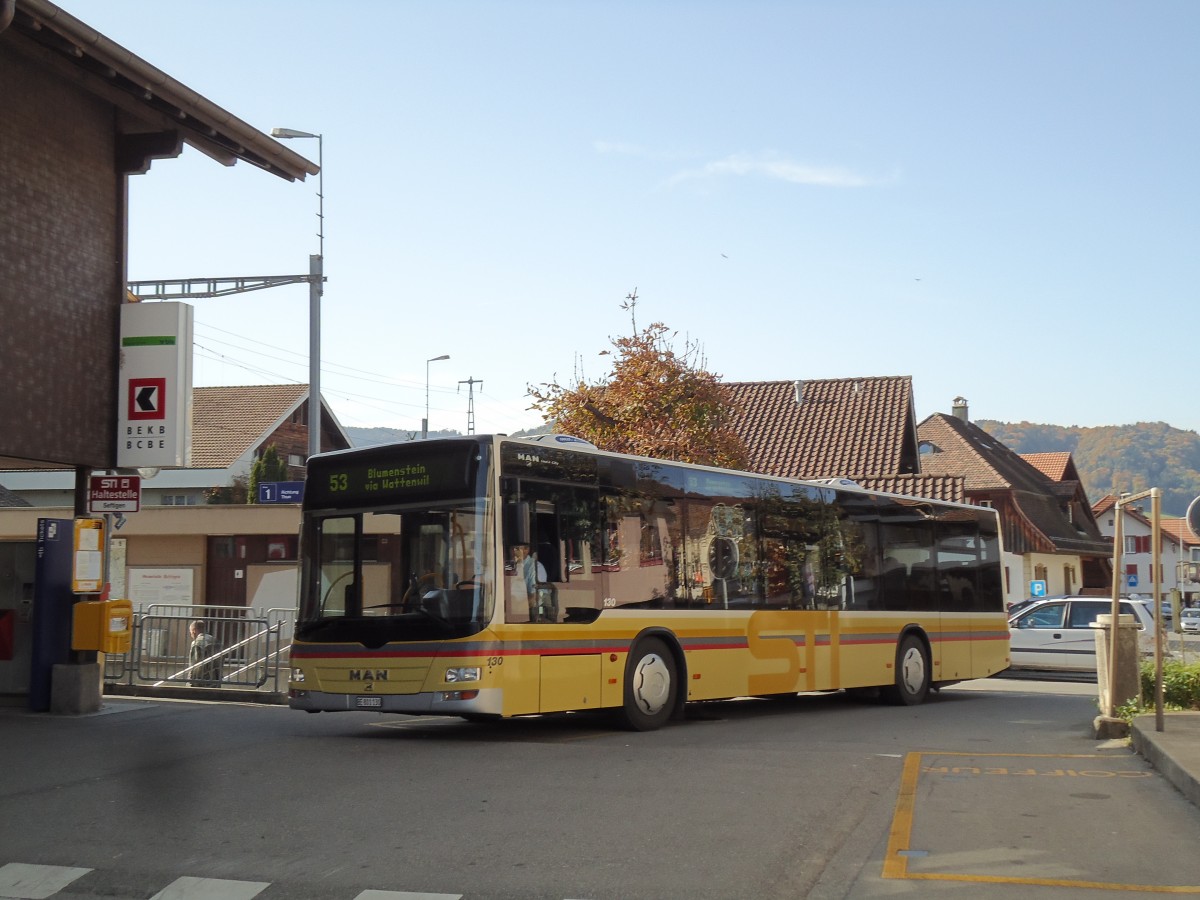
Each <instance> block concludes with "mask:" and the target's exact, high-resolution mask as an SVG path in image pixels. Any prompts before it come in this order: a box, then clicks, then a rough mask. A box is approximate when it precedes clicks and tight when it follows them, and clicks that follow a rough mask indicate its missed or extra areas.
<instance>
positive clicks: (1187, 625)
mask: <svg viewBox="0 0 1200 900" xmlns="http://www.w3.org/2000/svg"><path fill="white" fill-rule="evenodd" d="M1179 630H1180V631H1200V606H1189V607H1187V608H1186V609H1183V610H1181V611H1180V613H1179Z"/></svg>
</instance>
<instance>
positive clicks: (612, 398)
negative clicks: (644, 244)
mask: <svg viewBox="0 0 1200 900" xmlns="http://www.w3.org/2000/svg"><path fill="white" fill-rule="evenodd" d="M636 302H637V292H636V291H635V292H634V293H633V294H631V295H630V297H629V302H628V303H627V304H625V306H624V308H625V309H628V310H630V313H631V316H630V317H631V319H632V321H633V329H634V333H633V334H632V335H631V336H628V337H619V338H613V339H612V345H613V348H614V350H613V351H612V352H613V367H612V372H611V373H610V374H609V375H608V376H607V377H606V378H602V379H601V380H599V381H596V382H588V381H586V380H584V379H583V378H582V377H577V378H576V380H575V384H574V385H570V386H568V385H561V384H559V383H557V382H552V383H549V384H542V385H541V386H540V387H534V386H532V385H531V386H530V387H529V394H530V396H531V397H532V398H533V401H534V402H533V408H534V409H536V410H538V411H539V412H541V413H542V415H543V416H544V417H545V418H546V420H547V421H549V422H553V423H554V430H555V431H556V432H558V433H560V434H573V435H575V436H576V437H581V438H584V439H585V440H589V441H591V442H592V443H593V444H595V445H596V446H597V447H599V448H601V449H602V450H609V451H612V452H616V453H632V454H636V455H639V456H653V457H657V458H659V459H671V460H678V461H680V462H690V463H698V464H701V465H712V466H723V467H727V468H735V469H742V468H745V467H746V461H747V458H748V454H747V452H746V447H745V445H744V444H743V443H742V441H741V438H740V437H738V435H737V432H736V431H734V428H733V423H734V419H735V414H736V410H735V409H734V407H733V406H732V404H731V403H730V401H729V399H728V395H727V394H726V392H725V389H724V387H723V386H722V385H721V381H720V377H719V376H718V375H715V374H713V373H712V372H709V371H707V370H706V369H705V368H704V363H703V359H702V355H701V352H700V349H699V346H698V345H697V344H695V343H692V342H691V341H685V343H684V346H683V349H682V350H680V351H676V349H675V348H674V346H672V340H673V339H674V338H675V337H676V335H677V332H670V331H669V329H668V328H667V326H666V325H664V324H662V323H661V322H655V323H654V324H652V325H649V326H648V327H646V328H645V329H644V330H642V331H638V330H637V320H636V318H634V317H633V315H632V313H633V309H634V306H635V305H636Z"/></svg>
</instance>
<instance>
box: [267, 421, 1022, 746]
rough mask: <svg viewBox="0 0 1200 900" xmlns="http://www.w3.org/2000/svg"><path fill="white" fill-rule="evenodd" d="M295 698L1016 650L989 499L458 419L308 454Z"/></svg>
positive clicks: (351, 701)
mask: <svg viewBox="0 0 1200 900" xmlns="http://www.w3.org/2000/svg"><path fill="white" fill-rule="evenodd" d="M301 546H302V551H301V586H300V601H299V610H298V617H297V620H296V628H295V635H294V640H293V643H292V649H291V664H292V675H291V680H290V682H289V691H288V696H289V701H288V702H289V705H290V706H292V707H293V708H295V709H302V710H306V711H308V712H320V711H333V710H371V711H375V712H384V713H405V714H409V715H445V716H462V717H464V718H466V719H471V720H475V719H487V718H492V717H508V716H523V715H531V714H538V713H549V712H561V711H567V710H594V709H612V710H614V711H616V712H617V713H618V714H619V715H620V717H621V718H622V719H623V721H624V723H625V724H626V725H627V726H628V727H630V728H633V729H636V730H650V729H653V728H658V727H659V726H661V725H663V724H664V723H665V722H666V721H668V720H669V719H671V718H672V717H678V716H682V714H683V709H684V704H685V703H688V702H692V701H700V700H717V699H726V698H733V697H747V696H787V695H795V694H797V693H800V692H806V691H832V690H840V689H868V688H879V689H881V690H882V692H883V693H884V695H885V696H886V697H887V698H888V699H890V700H892V701H894V702H897V703H902V704H916V703H920V702H922V701H923V700H924V699H925V698H926V696H927V694H928V693H929V691H930V690H931V689H934V688H936V687H938V686H940V685H943V684H947V683H951V682H954V681H958V680H962V679H968V678H978V677H982V676H987V675H993V674H995V673H997V672H999V671H1000V670H1002V669H1004V668H1006V667H1007V666H1008V663H1009V645H1008V625H1007V619H1006V616H1005V612H1004V599H1003V590H1002V574H1001V564H1000V540H999V530H998V524H997V519H996V514H995V512H994V511H993V510H991V509H986V508H983V507H976V506H968V505H963V504H953V503H942V502H936V501H932V500H925V499H917V498H911V497H902V496H897V495H890V494H882V493H875V492H870V491H866V490H862V489H860V488H858V487H857V486H855V485H853V484H852V483H849V482H843V483H837V484H831V483H816V482H804V481H796V480H790V479H782V478H772V477H767V476H762V475H752V474H749V473H746V472H737V471H730V470H723V469H714V468H707V467H704V466H695V465H688V464H683V463H674V462H667V461H663V460H656V459H646V458H641V457H635V456H625V455H621V454H614V453H607V452H603V451H600V450H597V449H596V448H595V447H593V446H591V445H590V444H587V443H586V442H583V441H580V440H578V439H575V438H570V437H568V436H565V435H546V436H542V439H521V438H508V437H504V436H475V435H471V436H466V437H461V438H452V439H446V440H436V439H435V440H425V441H415V442H412V443H407V444H395V445H389V446H380V447H370V448H364V449H354V450H344V451H337V452H333V453H325V454H321V455H318V456H315V457H313V458H312V459H310V460H309V467H308V479H307V482H306V485H305V493H304V502H303V525H302V538H301Z"/></svg>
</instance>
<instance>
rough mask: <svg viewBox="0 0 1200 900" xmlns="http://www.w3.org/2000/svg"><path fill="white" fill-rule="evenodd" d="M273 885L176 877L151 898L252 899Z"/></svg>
mask: <svg viewBox="0 0 1200 900" xmlns="http://www.w3.org/2000/svg"><path fill="white" fill-rule="evenodd" d="M270 886H271V882H269V881H233V880H232V879H228V878H194V877H192V876H191V875H184V876H182V877H180V878H176V879H175V880H174V881H172V882H171V883H170V884H168V885H167V886H166V887H165V888H163V889H162V890H161V891H159V892H158V893H157V894H155V895H154V896H153V897H151V898H150V900H252V898H254V897H257V896H258V895H259V894H261V893H262V892H263V891H265V890H266V889H267V888H269V887H270Z"/></svg>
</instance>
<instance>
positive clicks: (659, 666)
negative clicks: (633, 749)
mask: <svg viewBox="0 0 1200 900" xmlns="http://www.w3.org/2000/svg"><path fill="white" fill-rule="evenodd" d="M678 690H679V678H678V675H677V673H676V669H675V657H673V656H672V655H671V651H670V650H668V649H667V645H666V644H665V643H663V642H662V641H661V640H659V639H658V638H647V639H646V640H644V641H639V642H638V644H637V646H636V647H634V648H633V651H632V652H631V653H630V654H629V659H628V661H627V662H626V663H625V702H624V705H623V706H622V708H621V718H622V719H623V721H624V722H625V725H626V726H627V727H628V728H630V729H632V730H633V731H653V730H654V729H656V728H661V727H662V726H663V725H665V724H666V722H667V720H668V719H669V718H671V713H672V712H673V711H674V709H675V697H676V694H677V692H678Z"/></svg>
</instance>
